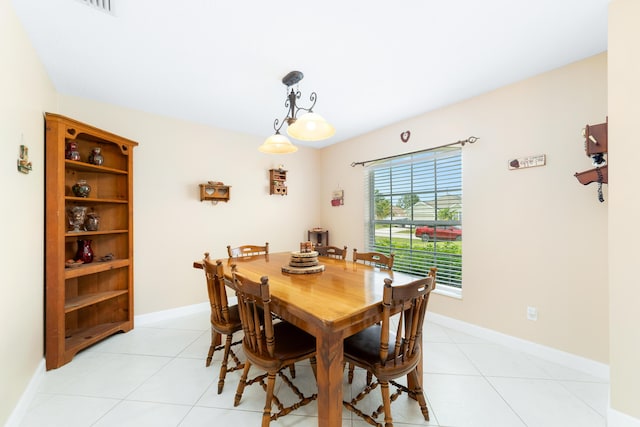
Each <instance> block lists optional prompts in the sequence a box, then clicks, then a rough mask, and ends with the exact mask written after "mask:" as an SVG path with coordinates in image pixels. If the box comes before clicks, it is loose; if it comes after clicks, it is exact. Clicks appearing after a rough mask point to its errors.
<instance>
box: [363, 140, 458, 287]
mask: <svg viewBox="0 0 640 427" xmlns="http://www.w3.org/2000/svg"><path fill="white" fill-rule="evenodd" d="M365 177H366V178H365V179H366V183H365V188H366V189H367V193H368V194H367V198H368V200H369V203H368V210H367V212H366V220H365V226H366V234H365V238H366V242H367V250H369V251H377V252H382V253H386V254H389V253H391V252H393V253H394V254H395V261H394V264H393V269H394V270H395V271H401V272H405V273H409V274H415V275H417V276H425V275H426V274H427V273H428V272H429V268H431V267H437V268H438V275H437V277H438V286H439V287H440V288H441V289H442V285H444V286H447V287H451V288H448V289H449V290H451V291H453V293H457V294H459V293H460V290H461V288H462V152H461V148H460V147H454V148H452V147H447V148H442V149H438V150H433V151H424V152H421V153H413V154H409V155H406V156H400V157H394V158H391V159H388V160H383V161H379V162H376V163H373V164H372V165H370V166H368V167H367V168H366V172H365ZM445 289H447V288H445Z"/></svg>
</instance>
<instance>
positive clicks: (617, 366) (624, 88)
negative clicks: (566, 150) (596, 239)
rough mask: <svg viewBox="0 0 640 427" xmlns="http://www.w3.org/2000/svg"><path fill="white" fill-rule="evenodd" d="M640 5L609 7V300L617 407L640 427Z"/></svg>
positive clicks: (621, 1) (619, 1)
mask: <svg viewBox="0 0 640 427" xmlns="http://www.w3.org/2000/svg"><path fill="white" fill-rule="evenodd" d="M639 16H640V2H638V1H637V0H613V1H611V3H610V6H609V46H610V50H609V52H610V53H609V160H610V164H611V168H610V171H611V172H610V174H609V179H610V182H611V192H610V202H609V248H610V249H609V266H610V274H609V298H610V310H609V315H610V323H611V344H610V362H611V408H612V409H614V410H616V411H620V412H623V413H627V414H629V415H631V416H633V417H635V418H637V419H638V420H639V421H638V423H639V424H638V425H640V364H639V363H638V361H640V328H639V327H638V325H640V310H639V309H638V304H640V287H639V284H640V279H638V277H639V276H638V268H637V266H638V242H640V229H639V228H638V227H637V226H635V224H634V220H635V219H637V218H640V190H639V189H638V175H637V173H638V136H637V133H638V123H639V122H640V106H639V105H638V100H639V99H640V84H639V83H638V79H639V78H640V52H639V51H638V40H640V28H639V27H638V22H637V20H638V19H637V18H638V17H639Z"/></svg>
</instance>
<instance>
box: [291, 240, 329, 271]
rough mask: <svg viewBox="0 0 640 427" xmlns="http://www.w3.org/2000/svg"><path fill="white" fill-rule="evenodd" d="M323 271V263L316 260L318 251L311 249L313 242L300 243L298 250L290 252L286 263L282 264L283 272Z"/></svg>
mask: <svg viewBox="0 0 640 427" xmlns="http://www.w3.org/2000/svg"><path fill="white" fill-rule="evenodd" d="M322 271H324V265H322V264H320V262H319V261H318V251H314V250H313V243H311V242H302V243H300V251H296V252H291V260H290V261H289V264H288V265H283V266H282V272H283V273H291V274H311V273H320V272H322Z"/></svg>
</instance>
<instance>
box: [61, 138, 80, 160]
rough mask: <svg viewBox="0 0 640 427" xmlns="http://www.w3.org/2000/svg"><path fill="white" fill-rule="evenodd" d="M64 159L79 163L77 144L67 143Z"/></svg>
mask: <svg viewBox="0 0 640 427" xmlns="http://www.w3.org/2000/svg"><path fill="white" fill-rule="evenodd" d="M64 158H65V159H68V160H75V161H80V152H79V151H78V144H77V143H75V142H73V141H70V142H68V143H67V149H66V150H65V152H64Z"/></svg>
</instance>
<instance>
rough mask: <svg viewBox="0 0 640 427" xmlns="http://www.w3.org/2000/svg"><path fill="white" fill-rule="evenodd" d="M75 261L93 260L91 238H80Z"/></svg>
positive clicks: (87, 261)
mask: <svg viewBox="0 0 640 427" xmlns="http://www.w3.org/2000/svg"><path fill="white" fill-rule="evenodd" d="M74 260H75V261H78V260H82V262H84V263H85V264H88V263H90V262H91V261H93V249H91V240H78V252H76V257H75V258H74Z"/></svg>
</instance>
